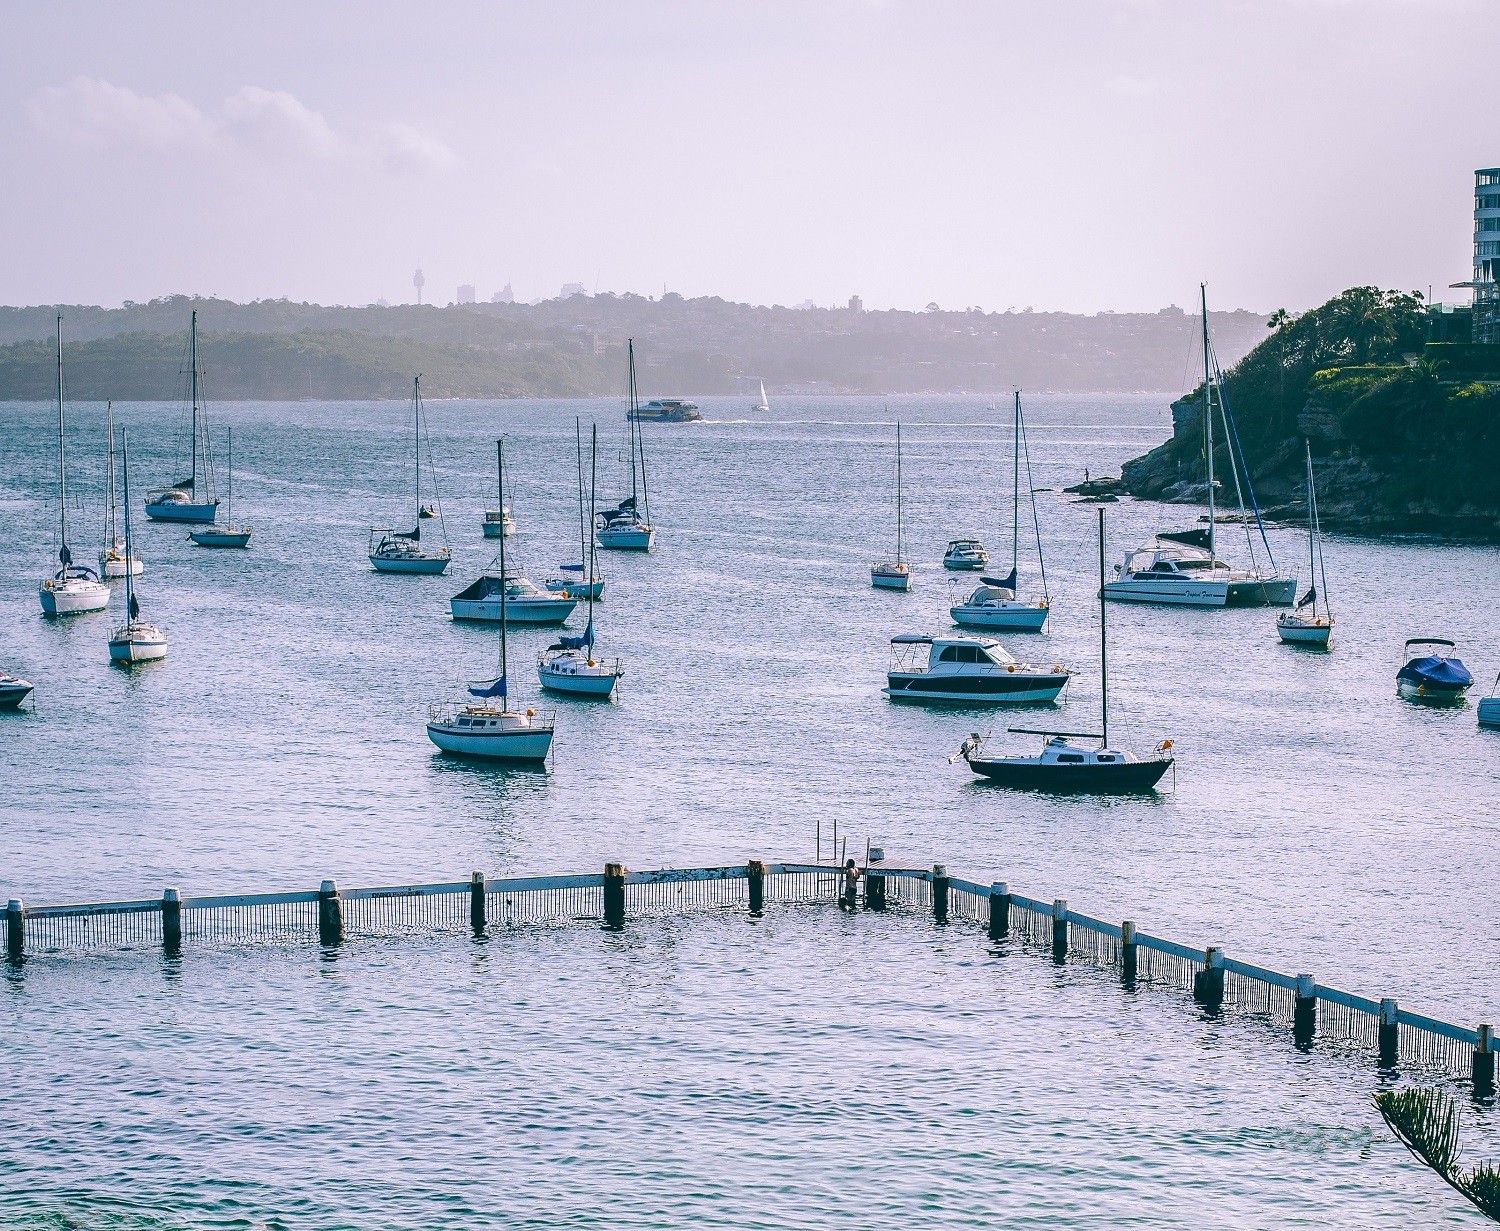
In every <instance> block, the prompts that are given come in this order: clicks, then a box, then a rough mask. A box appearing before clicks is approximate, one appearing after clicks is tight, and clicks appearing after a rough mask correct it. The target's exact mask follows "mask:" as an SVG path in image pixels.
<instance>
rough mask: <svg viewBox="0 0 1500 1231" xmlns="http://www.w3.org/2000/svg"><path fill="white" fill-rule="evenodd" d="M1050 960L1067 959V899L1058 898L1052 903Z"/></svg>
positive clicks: (1061, 960) (1059, 960)
mask: <svg viewBox="0 0 1500 1231" xmlns="http://www.w3.org/2000/svg"><path fill="white" fill-rule="evenodd" d="M1052 960H1053V961H1054V962H1066V961H1067V960H1068V899H1067V898H1058V899H1057V900H1056V901H1055V902H1053V903H1052Z"/></svg>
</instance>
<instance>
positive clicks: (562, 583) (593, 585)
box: [542, 577, 604, 602]
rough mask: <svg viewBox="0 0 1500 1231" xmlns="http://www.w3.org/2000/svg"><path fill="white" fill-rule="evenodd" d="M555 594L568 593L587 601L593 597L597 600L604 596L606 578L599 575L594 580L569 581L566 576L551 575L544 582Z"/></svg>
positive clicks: (571, 596)
mask: <svg viewBox="0 0 1500 1231" xmlns="http://www.w3.org/2000/svg"><path fill="white" fill-rule="evenodd" d="M542 584H543V585H544V586H546V587H547V589H549V590H551V591H552V592H553V593H554V594H566V595H567V596H568V597H569V598H575V599H578V600H579V601H580V602H587V601H588V600H589V599H593V600H594V601H595V602H597V601H598V600H599V599H601V598H603V597H604V578H602V577H598V578H595V579H594V580H593V581H582V580H579V581H569V580H568V579H567V578H566V577H549V578H548V579H547V580H546V581H544V582H543V583H542Z"/></svg>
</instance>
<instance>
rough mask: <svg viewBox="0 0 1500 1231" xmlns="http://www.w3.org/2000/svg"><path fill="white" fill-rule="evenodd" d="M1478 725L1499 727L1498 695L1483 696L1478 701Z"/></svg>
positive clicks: (1499, 704)
mask: <svg viewBox="0 0 1500 1231" xmlns="http://www.w3.org/2000/svg"><path fill="white" fill-rule="evenodd" d="M1479 725H1480V726H1481V727H1500V697H1485V698H1484V699H1483V700H1482V701H1480V703H1479Z"/></svg>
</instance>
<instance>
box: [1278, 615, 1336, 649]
mask: <svg viewBox="0 0 1500 1231" xmlns="http://www.w3.org/2000/svg"><path fill="white" fill-rule="evenodd" d="M1276 635H1277V636H1278V637H1280V638H1281V639H1282V640H1283V641H1285V642H1287V643H1289V644H1291V645H1317V646H1324V647H1326V646H1327V645H1328V642H1329V640H1330V639H1331V638H1332V636H1333V621H1332V620H1303V619H1299V618H1298V617H1296V616H1288V615H1283V616H1282V617H1281V618H1280V619H1278V620H1277V621H1276Z"/></svg>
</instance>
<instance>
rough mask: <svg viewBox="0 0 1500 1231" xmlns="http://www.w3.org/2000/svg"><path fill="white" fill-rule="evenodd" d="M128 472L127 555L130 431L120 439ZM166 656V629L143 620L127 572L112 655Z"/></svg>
mask: <svg viewBox="0 0 1500 1231" xmlns="http://www.w3.org/2000/svg"><path fill="white" fill-rule="evenodd" d="M120 452H121V454H122V459H121V460H122V461H123V463H124V472H125V554H126V555H127V556H129V554H130V547H131V535H130V434H129V433H128V432H126V433H124V436H123V439H122V441H121V449H120ZM166 656H167V630H166V629H164V628H162V627H161V626H160V625H157V624H150V623H147V622H146V621H145V620H143V619H141V605H140V602H139V601H138V600H137V599H136V596H135V577H134V576H133V575H132V574H130V573H126V574H125V623H124V624H121V625H120V626H119V627H118V628H116V629H115V631H114V632H113V633H112V634H111V635H110V638H109V658H110V661H111V662H117V663H127V664H128V663H144V662H152V661H154V660H156V659H158V658H165V657H166Z"/></svg>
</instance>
